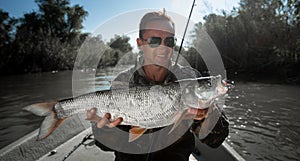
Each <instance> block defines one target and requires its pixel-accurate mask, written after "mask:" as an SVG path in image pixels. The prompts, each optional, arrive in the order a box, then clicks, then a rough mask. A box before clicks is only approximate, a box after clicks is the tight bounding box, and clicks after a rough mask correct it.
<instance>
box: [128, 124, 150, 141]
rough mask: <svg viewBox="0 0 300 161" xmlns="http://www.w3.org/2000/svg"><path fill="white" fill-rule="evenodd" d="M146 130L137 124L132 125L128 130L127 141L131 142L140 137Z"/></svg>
mask: <svg viewBox="0 0 300 161" xmlns="http://www.w3.org/2000/svg"><path fill="white" fill-rule="evenodd" d="M146 131H147V129H146V128H141V127H138V126H133V127H132V128H131V129H130V130H129V139H128V142H132V141H134V140H136V139H138V138H139V137H141V136H142V135H143V134H144V133H145V132H146Z"/></svg>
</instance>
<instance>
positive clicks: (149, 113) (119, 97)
mask: <svg viewBox="0 0 300 161" xmlns="http://www.w3.org/2000/svg"><path fill="white" fill-rule="evenodd" d="M226 92H227V87H226V85H225V84H224V83H222V80H221V76H220V75H218V76H209V77H200V78H193V79H184V80H178V81H176V82H174V83H170V84H167V85H155V86H135V87H132V88H129V89H111V90H103V91H97V92H94V93H88V94H85V95H81V96H78V97H74V98H69V99H63V100H60V101H57V102H48V103H37V104H32V105H29V106H27V107H25V108H24V109H25V110H27V111H30V112H32V113H33V114H35V115H38V116H45V119H44V121H43V122H42V124H41V126H40V130H39V134H38V140H42V139H44V138H46V137H47V136H49V135H50V134H51V133H52V132H53V131H54V130H55V129H56V128H57V127H58V126H59V125H60V124H61V123H62V122H63V121H64V120H65V119H66V118H68V117H70V116H72V115H75V114H78V113H84V112H86V110H88V109H91V108H92V107H95V108H96V109H97V114H98V115H99V116H103V115H104V114H105V113H110V114H111V118H112V119H115V118H118V117H122V118H123V121H122V123H121V125H132V126H135V127H139V128H143V129H150V128H157V127H163V126H167V125H171V124H174V123H175V124H174V126H176V124H177V123H178V122H179V121H180V119H179V118H178V117H180V116H178V113H182V111H184V110H187V109H188V108H189V107H193V108H202V109H205V108H209V107H210V106H211V105H212V104H214V103H215V101H216V100H217V99H222V98H223V96H224V95H225V94H226Z"/></svg>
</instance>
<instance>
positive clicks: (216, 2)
mask: <svg viewBox="0 0 300 161" xmlns="http://www.w3.org/2000/svg"><path fill="white" fill-rule="evenodd" d="M238 2H239V0H196V5H195V7H194V10H193V13H192V17H191V21H192V22H195V23H196V22H199V21H203V16H204V15H208V14H210V13H212V12H214V13H221V10H226V11H230V10H232V8H233V7H234V6H235V7H237V6H238ZM70 3H71V6H73V5H75V4H79V5H81V6H83V8H84V9H85V10H86V11H87V12H88V16H87V17H86V19H85V20H84V22H83V26H84V28H83V31H84V32H89V33H96V32H97V31H99V28H101V27H102V28H101V29H102V30H103V32H104V33H100V34H101V35H103V34H106V33H107V31H106V30H105V29H104V28H106V29H107V30H115V29H118V28H120V26H122V24H123V28H125V27H126V26H131V25H136V26H135V28H137V27H138V23H139V19H140V18H141V16H142V15H140V16H137V15H136V14H141V13H140V12H139V11H140V10H146V9H154V10H156V11H157V10H162V9H163V8H165V9H166V11H167V13H168V12H173V13H175V14H178V15H181V16H184V17H186V19H182V18H181V19H180V20H182V22H181V23H182V25H181V23H180V24H179V27H181V26H182V28H184V27H183V26H185V23H186V20H187V17H188V15H189V12H190V9H191V6H192V3H193V0H70ZM0 9H2V10H4V11H6V12H8V13H9V15H10V16H11V17H15V18H20V17H22V16H23V15H24V13H29V12H32V11H37V10H38V6H37V5H36V3H35V2H34V0H0ZM130 13H131V14H130ZM123 15H125V16H123ZM122 16H123V17H122ZM129 16H132V17H134V16H135V17H134V19H137V20H136V21H133V20H132V19H133V18H131V17H129ZM117 18H119V19H118V20H119V21H121V22H119V23H117V24H115V23H113V20H115V19H117ZM172 18H173V17H172ZM128 20H129V21H128ZM174 21H175V20H174ZM108 24H110V25H108ZM175 24H176V21H175ZM103 26H104V28H103ZM108 26H109V27H108ZM129 30H130V28H128V31H127V32H130V31H129ZM176 30H177V29H176ZM182 30H183V29H182ZM120 32H121V31H120ZM131 32H134V31H131ZM108 35H110V36H111V35H112V34H108ZM131 36H132V35H129V37H131ZM107 39H109V38H107ZM131 41H134V39H131Z"/></svg>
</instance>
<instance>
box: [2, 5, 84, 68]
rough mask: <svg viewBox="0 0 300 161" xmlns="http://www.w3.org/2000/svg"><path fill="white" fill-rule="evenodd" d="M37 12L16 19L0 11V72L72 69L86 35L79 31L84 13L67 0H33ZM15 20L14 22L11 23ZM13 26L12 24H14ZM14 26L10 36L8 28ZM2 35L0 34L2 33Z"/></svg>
mask: <svg viewBox="0 0 300 161" xmlns="http://www.w3.org/2000/svg"><path fill="white" fill-rule="evenodd" d="M36 3H37V4H38V6H39V11H32V12H30V13H26V14H24V16H23V17H21V18H19V19H18V21H16V20H13V19H10V18H9V16H8V14H7V13H5V12H2V11H1V12H0V15H1V21H2V22H3V23H1V24H4V26H5V27H1V29H2V28H3V29H4V31H1V37H5V39H3V41H2V39H1V45H0V47H1V48H0V55H1V57H3V59H1V60H0V71H1V73H2V74H14V73H24V72H25V73H26V72H44V71H51V70H66V69H72V67H73V63H74V61H75V57H76V51H77V50H78V47H79V46H80V45H81V43H82V42H83V41H84V39H85V37H86V36H87V34H84V33H81V32H80V30H81V29H82V22H83V20H84V18H85V17H86V16H87V12H86V11H85V10H84V9H83V7H82V6H79V5H75V6H70V3H69V1H68V0H59V1H58V0H36ZM15 22H18V23H15ZM14 25H16V26H14ZM13 27H15V31H14V35H12V36H10V34H11V33H12V31H13V30H12V28H13ZM2 35H3V36H2Z"/></svg>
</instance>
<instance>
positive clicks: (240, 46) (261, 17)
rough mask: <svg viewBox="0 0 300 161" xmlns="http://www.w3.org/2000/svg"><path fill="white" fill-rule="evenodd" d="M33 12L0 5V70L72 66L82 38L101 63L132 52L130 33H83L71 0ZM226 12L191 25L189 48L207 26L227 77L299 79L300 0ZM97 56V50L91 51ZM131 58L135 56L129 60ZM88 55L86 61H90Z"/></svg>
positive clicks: (42, 3)
mask: <svg viewBox="0 0 300 161" xmlns="http://www.w3.org/2000/svg"><path fill="white" fill-rule="evenodd" d="M35 2H36V3H37V5H38V8H39V9H38V10H37V11H32V12H30V13H26V14H24V16H23V17H21V18H18V19H16V18H12V17H10V16H9V14H8V13H7V12H5V11H3V10H1V9H0V57H1V60H0V72H1V74H2V75H3V74H17V73H28V72H45V71H52V70H70V69H72V68H73V65H74V62H75V59H76V55H77V53H78V51H79V50H81V52H89V51H90V50H92V48H86V49H79V47H80V46H82V44H83V43H84V41H87V42H91V43H92V44H95V48H101V49H103V50H102V52H103V53H104V54H103V56H102V57H101V60H100V62H99V64H100V65H104V66H113V65H115V64H116V63H117V62H118V60H119V59H120V58H121V57H122V56H123V55H124V54H125V53H127V52H130V51H131V50H132V47H131V46H130V44H129V37H126V36H119V35H115V37H114V38H112V39H111V40H110V41H109V42H108V43H105V42H104V41H103V40H102V38H101V36H91V35H90V34H88V33H83V32H82V28H83V26H82V22H83V21H84V19H85V18H86V17H87V16H88V12H87V11H85V10H84V8H83V7H82V6H80V5H74V6H71V5H70V2H69V0H35ZM239 4H240V5H239V7H234V8H233V9H232V10H231V11H230V12H225V11H223V12H221V13H219V14H216V13H211V14H209V15H207V16H205V17H204V22H199V23H197V24H196V25H195V27H194V31H193V42H192V44H193V45H192V46H194V47H195V46H197V45H198V44H199V43H201V36H202V35H201V32H200V31H201V30H205V31H206V32H207V33H208V34H209V36H210V37H211V38H212V40H213V41H214V43H215V44H216V46H217V48H218V50H219V52H220V53H221V56H222V59H223V61H224V64H225V67H226V70H227V72H228V74H229V75H231V76H236V75H244V76H248V77H253V78H255V77H260V76H270V77H274V76H275V77H276V78H280V79H296V81H297V80H298V81H299V77H300V74H299V72H298V70H299V69H300V68H299V66H300V65H299V61H300V60H299V59H300V56H299V53H300V52H299V51H300V12H299V11H300V1H297V0H257V1H251V0H240V2H239ZM196 52H197V51H196V50H195V48H193V47H190V48H188V49H187V50H185V51H183V52H182V54H183V56H184V57H185V58H186V59H187V60H188V61H189V62H190V64H191V65H192V66H193V67H195V68H197V69H198V70H200V71H201V72H203V73H206V72H209V71H205V69H206V68H205V63H204V61H203V60H202V59H201V57H199V54H195V53H196ZM95 54H97V53H96V52H95ZM129 59H133V58H129ZM93 60H94V59H93V56H90V57H87V58H86V60H85V63H86V65H88V64H89V63H90V62H91V61H93Z"/></svg>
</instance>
